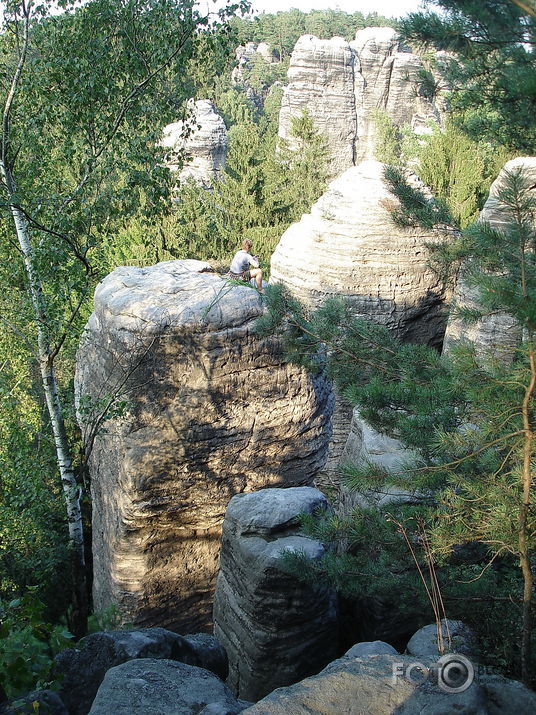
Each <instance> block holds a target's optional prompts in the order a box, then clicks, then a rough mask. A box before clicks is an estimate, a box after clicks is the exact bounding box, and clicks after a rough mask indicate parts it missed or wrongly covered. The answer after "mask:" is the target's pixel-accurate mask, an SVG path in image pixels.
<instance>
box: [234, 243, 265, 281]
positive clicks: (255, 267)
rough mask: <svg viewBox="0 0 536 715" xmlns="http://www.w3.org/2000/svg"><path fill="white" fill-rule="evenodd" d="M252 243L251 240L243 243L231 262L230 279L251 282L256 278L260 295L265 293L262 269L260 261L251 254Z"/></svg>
mask: <svg viewBox="0 0 536 715" xmlns="http://www.w3.org/2000/svg"><path fill="white" fill-rule="evenodd" d="M252 245H253V244H252V242H251V241H250V240H249V238H246V239H245V240H244V241H242V248H241V249H240V250H239V251H237V252H236V253H235V255H234V258H233V260H232V261H231V267H230V269H229V277H230V278H234V279H235V280H241V281H246V282H247V283H249V281H250V280H251V279H252V278H254V279H255V283H256V284H257V290H258V291H259V293H264V289H263V287H262V269H261V268H259V259H258V257H257V256H252V255H251V253H250V250H251V247H252Z"/></svg>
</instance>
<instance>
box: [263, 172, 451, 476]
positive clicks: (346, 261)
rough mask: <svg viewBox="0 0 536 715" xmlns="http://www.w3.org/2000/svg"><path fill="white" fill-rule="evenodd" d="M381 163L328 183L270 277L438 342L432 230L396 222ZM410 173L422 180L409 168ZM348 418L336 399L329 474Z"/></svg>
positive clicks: (285, 240)
mask: <svg viewBox="0 0 536 715" xmlns="http://www.w3.org/2000/svg"><path fill="white" fill-rule="evenodd" d="M383 168H384V165H383V164H381V163H379V162H377V161H372V160H370V161H364V162H362V163H361V164H360V165H359V166H356V167H353V168H351V169H348V170H347V171H345V172H344V174H342V175H341V176H340V177H338V178H337V179H335V180H334V181H332V182H331V184H330V185H329V187H328V189H327V191H326V193H325V194H324V195H323V196H322V197H321V198H320V199H319V200H318V201H317V202H316V204H314V205H313V207H312V208H311V212H310V213H309V214H306V215H304V216H302V219H301V221H299V222H298V223H295V224H293V225H292V226H290V227H289V228H288V229H287V230H286V231H285V233H284V234H283V236H282V237H281V240H280V241H279V244H278V245H277V247H276V249H275V251H274V254H273V256H272V260H271V277H270V281H271V282H274V283H284V284H285V285H286V286H287V287H288V288H289V289H290V291H291V292H292V293H293V294H294V295H295V296H296V297H297V298H299V299H300V300H301V301H302V302H304V303H305V304H306V305H308V306H311V307H316V306H318V305H320V304H321V303H322V302H323V301H324V300H325V299H326V298H328V297H337V296H339V297H346V298H348V299H349V300H350V301H351V303H352V305H353V306H354V309H355V313H356V315H359V316H362V317H365V318H368V319H370V320H374V321H376V322H378V323H381V324H383V325H386V326H387V327H388V328H390V329H391V330H392V331H393V332H394V333H395V335H397V337H399V338H401V339H404V340H411V341H413V342H421V343H430V344H433V345H440V344H441V341H442V339H443V334H444V330H445V322H446V309H445V304H444V298H445V296H444V293H443V289H442V286H441V284H440V281H439V279H438V277H437V275H436V274H434V273H433V271H432V270H431V269H430V267H429V264H428V258H429V254H428V250H427V248H426V244H427V243H432V242H434V241H435V240H436V236H435V235H434V233H433V232H432V231H428V232H427V231H422V230H414V229H401V228H398V227H397V226H395V225H394V223H393V221H392V219H391V215H390V208H391V207H394V206H396V205H398V199H396V197H395V196H394V195H393V194H392V193H391V192H390V191H389V190H388V188H387V186H386V184H385V182H384V180H383ZM409 178H410V180H412V181H414V182H415V183H416V184H419V180H418V179H417V177H416V176H415V175H414V174H413V175H412V174H410V175H409ZM420 185H421V186H422V184H420ZM351 417H352V410H351V408H348V406H347V405H345V404H344V403H343V402H339V400H337V407H336V410H335V415H334V427H333V433H334V436H336V437H337V439H334V441H333V444H332V446H331V447H330V453H329V456H328V463H327V465H326V469H325V472H327V473H328V475H329V472H330V471H331V472H333V473H334V474H335V471H336V469H337V467H338V464H339V462H340V457H341V454H342V451H343V448H344V445H345V442H346V438H347V436H348V433H349V428H350V421H351ZM337 481H338V479H337Z"/></svg>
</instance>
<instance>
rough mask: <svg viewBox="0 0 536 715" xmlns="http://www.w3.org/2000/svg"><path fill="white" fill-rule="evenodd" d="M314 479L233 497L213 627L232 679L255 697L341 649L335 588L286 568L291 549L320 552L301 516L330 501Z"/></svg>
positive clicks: (309, 670) (249, 696)
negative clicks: (301, 531) (303, 529)
mask: <svg viewBox="0 0 536 715" xmlns="http://www.w3.org/2000/svg"><path fill="white" fill-rule="evenodd" d="M326 508H327V501H326V498H325V497H324V495H323V494H322V493H321V492H319V491H318V490H316V489H312V488H310V487H298V488H295V489H263V490H261V491H259V492H255V493H253V494H239V495H237V496H235V497H234V498H233V499H232V500H231V501H230V503H229V507H228V508H227V512H226V515H225V521H224V526H223V535H222V551H221V559H220V573H219V575H218V583H217V588H216V596H215V601H214V633H215V635H216V637H217V638H218V640H219V641H220V642H221V643H222V644H223V646H224V647H225V649H226V651H227V655H228V657H229V678H228V680H227V683H228V685H229V687H230V688H231V689H232V690H233V691H235V692H236V693H237V694H238V695H239V696H240V697H243V698H246V699H248V700H257V699H258V698H260V697H263V696H264V695H266V694H267V693H269V692H270V691H272V690H273V689H274V688H278V687H281V686H283V685H288V684H289V683H294V682H296V681H297V680H299V679H300V678H303V677H305V676H306V675H310V674H312V673H316V672H318V670H319V669H320V668H321V667H322V666H324V665H325V664H326V663H327V662H329V660H330V659H331V658H333V657H334V655H335V652H336V651H335V649H336V647H337V624H336V609H335V597H334V594H333V593H332V592H331V591H329V590H326V589H324V588H313V587H311V586H308V585H307V584H304V583H302V582H300V581H299V580H298V579H297V578H296V577H295V576H293V575H292V574H290V573H288V571H287V570H286V568H285V566H284V563H283V558H282V555H283V553H284V552H285V551H287V550H291V551H303V552H305V553H306V554H307V555H308V556H309V557H311V558H313V559H315V558H319V557H320V556H322V554H323V553H324V547H323V546H322V544H320V542H318V541H314V540H312V539H308V538H305V537H303V536H298V535H297V531H298V522H299V520H298V516H299V514H300V513H302V512H304V513H313V512H314V511H316V510H317V509H326Z"/></svg>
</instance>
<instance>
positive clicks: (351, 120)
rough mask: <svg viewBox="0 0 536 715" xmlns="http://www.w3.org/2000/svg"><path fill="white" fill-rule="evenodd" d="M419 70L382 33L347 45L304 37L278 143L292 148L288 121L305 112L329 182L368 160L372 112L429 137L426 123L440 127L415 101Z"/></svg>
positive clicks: (415, 60) (432, 112) (389, 34)
mask: <svg viewBox="0 0 536 715" xmlns="http://www.w3.org/2000/svg"><path fill="white" fill-rule="evenodd" d="M422 69H423V63H422V60H421V58H420V57H418V56H417V55H414V54H412V53H411V52H409V51H408V50H407V48H405V47H403V46H401V44H400V42H399V40H398V37H397V34H396V32H395V30H393V29H392V28H390V27H367V28H365V29H364V30H360V31H359V32H358V33H357V34H356V39H355V40H354V41H353V42H347V41H346V40H344V39H343V38H342V37H334V38H332V39H331V40H320V39H318V38H317V37H314V36H313V35H304V36H302V37H300V38H299V40H298V42H297V43H296V46H295V48H294V51H293V53H292V56H291V61H290V67H289V70H288V79H289V84H288V86H287V88H286V89H285V93H284V95H283V99H282V102H281V113H280V115H279V136H280V137H281V138H282V139H285V140H287V141H288V142H289V144H290V146H291V147H295V148H297V147H296V140H295V139H293V137H292V133H291V132H292V119H293V118H294V117H299V116H300V115H301V114H302V112H303V111H304V110H307V112H308V113H309V116H310V117H311V118H312V120H313V123H314V126H315V127H316V129H317V130H319V131H320V132H321V133H322V134H323V135H324V136H325V137H326V138H327V140H328V147H329V152H330V155H331V161H330V168H331V174H332V176H337V175H338V174H340V173H342V172H343V171H345V169H348V168H349V167H351V166H354V165H356V164H358V163H359V162H360V161H362V160H363V159H370V158H372V157H373V152H374V112H375V110H377V109H380V110H384V111H386V112H387V113H388V114H389V116H390V117H391V118H392V119H393V121H394V122H395V124H397V125H402V124H409V125H410V126H411V128H412V129H413V131H414V132H415V133H416V134H422V133H426V132H429V131H430V129H429V127H428V122H430V121H433V122H436V123H439V122H440V112H439V109H438V107H437V106H436V104H435V103H434V102H433V101H431V100H429V99H427V98H425V97H423V96H420V95H419V90H418V85H419V82H418V78H419V72H420V71H421V70H422Z"/></svg>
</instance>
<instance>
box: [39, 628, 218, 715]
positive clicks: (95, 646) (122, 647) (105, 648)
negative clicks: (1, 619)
mask: <svg viewBox="0 0 536 715" xmlns="http://www.w3.org/2000/svg"><path fill="white" fill-rule="evenodd" d="M139 658H152V659H155V658H158V659H167V660H175V661H180V662H181V663H187V664H188V665H195V666H197V667H199V668H205V669H206V670H210V671H211V672H213V673H214V674H215V675H217V676H218V677H220V678H222V679H225V678H226V677H227V672H228V664H227V656H226V654H225V651H224V650H223V648H222V646H221V645H220V644H219V643H218V642H217V640H216V639H215V638H214V637H213V636H209V635H207V634H204V633H203V634H202V633H199V634H195V635H192V636H180V635H178V634H177V633H172V632H171V631H167V630H165V629H164V628H145V629H142V630H137V631H107V632H102V633H92V634H91V635H89V636H86V637H85V638H82V640H81V641H80V642H79V643H78V644H77V646H76V647H75V648H68V649H67V650H63V651H61V653H58V655H57V656H56V659H55V673H56V674H57V675H58V677H59V678H60V681H61V685H60V691H59V694H60V696H61V698H62V699H63V702H64V703H65V705H66V706H67V707H68V710H69V713H70V714H71V715H86V713H88V712H89V710H90V708H91V704H92V703H93V700H94V699H95V696H96V694H97V691H98V689H99V687H100V685H101V683H102V681H103V680H104V676H105V675H106V673H107V672H108V670H110V668H113V667H115V666H116V665H121V663H126V662H127V661H129V660H136V659H139ZM45 712H46V711H45Z"/></svg>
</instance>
